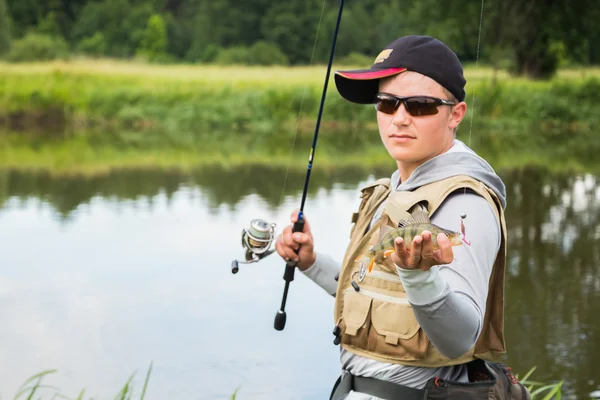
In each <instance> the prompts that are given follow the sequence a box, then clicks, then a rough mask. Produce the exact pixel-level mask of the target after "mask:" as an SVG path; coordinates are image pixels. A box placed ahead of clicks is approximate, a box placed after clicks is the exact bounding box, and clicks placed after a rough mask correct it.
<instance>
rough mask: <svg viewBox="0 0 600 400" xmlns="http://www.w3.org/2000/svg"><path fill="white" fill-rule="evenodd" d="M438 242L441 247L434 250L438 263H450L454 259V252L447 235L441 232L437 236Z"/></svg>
mask: <svg viewBox="0 0 600 400" xmlns="http://www.w3.org/2000/svg"><path fill="white" fill-rule="evenodd" d="M437 242H438V246H439V247H440V249H439V250H438V251H436V252H434V254H433V257H434V260H435V263H436V264H450V263H451V262H452V261H454V252H453V251H452V244H451V243H450V240H449V239H448V237H447V236H446V235H444V234H443V233H440V234H439V235H438V236H437Z"/></svg>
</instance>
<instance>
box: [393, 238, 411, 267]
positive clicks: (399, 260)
mask: <svg viewBox="0 0 600 400" xmlns="http://www.w3.org/2000/svg"><path fill="white" fill-rule="evenodd" d="M394 248H395V250H396V251H395V252H394V253H393V254H392V261H393V262H394V264H396V265H397V266H399V267H401V268H408V267H409V264H410V262H409V258H410V253H409V251H408V249H407V248H406V246H405V245H404V240H403V239H402V238H401V237H400V238H396V240H394Z"/></svg>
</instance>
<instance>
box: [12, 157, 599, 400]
mask: <svg viewBox="0 0 600 400" xmlns="http://www.w3.org/2000/svg"><path fill="white" fill-rule="evenodd" d="M389 173H390V171H368V170H364V169H361V168H356V169H331V170H327V171H323V170H319V169H317V170H315V171H314V172H313V175H312V178H311V186H310V189H311V190H310V196H309V201H308V203H307V210H309V211H307V212H309V216H311V217H312V218H313V220H312V222H311V223H312V225H313V226H314V228H315V238H316V240H317V243H318V244H319V245H320V246H322V248H327V249H329V250H330V253H332V254H333V255H337V258H338V259H339V258H341V254H342V252H343V250H344V245H345V243H346V240H347V234H346V232H347V231H346V229H347V227H348V222H349V215H350V213H351V212H352V211H353V210H354V208H355V207H356V205H357V202H358V197H357V192H356V189H357V188H358V187H359V186H360V185H361V184H363V183H364V182H365V181H367V180H370V179H372V178H373V176H386V175H389ZM285 174H286V171H284V170H281V169H275V168H268V167H264V166H263V167H258V166H245V167H243V168H222V167H218V166H214V167H208V168H203V169H200V170H197V171H194V172H191V173H182V172H177V171H148V170H145V171H120V172H113V173H111V174H108V175H105V176H101V177H94V178H81V177H69V178H65V177H63V178H55V177H52V176H51V175H47V174H30V173H23V172H16V171H5V172H2V173H0V243H2V244H3V245H2V247H3V249H2V254H3V256H2V262H1V265H2V266H3V267H5V268H3V272H4V274H5V277H4V283H3V284H2V285H1V286H0V304H1V305H0V310H1V312H2V313H3V314H4V315H5V316H6V318H5V321H7V322H8V324H7V326H10V327H12V328H11V329H8V330H5V332H4V333H3V334H2V336H0V338H1V339H2V343H4V344H3V345H0V346H1V347H0V352H2V353H3V354H8V355H9V356H10V358H11V359H14V360H23V361H22V363H19V362H17V363H16V365H13V366H11V372H9V371H8V370H7V371H0V372H1V373H0V393H2V395H3V396H5V395H11V394H12V393H13V392H14V390H16V387H17V386H18V385H17V384H16V383H15V382H22V381H23V380H24V379H25V378H26V377H28V376H29V375H31V374H33V373H35V372H38V371H39V370H41V369H44V368H54V367H56V368H59V369H60V370H61V371H66V372H65V374H66V376H65V375H63V377H62V378H57V379H63V380H62V381H61V382H62V383H63V384H64V385H63V386H64V387H66V388H69V390H71V392H70V393H75V392H76V390H77V389H78V388H79V389H80V388H81V387H82V386H85V385H93V386H92V389H94V390H95V393H99V394H106V392H105V391H104V388H106V387H111V388H115V390H117V386H118V385H119V384H123V383H124V381H125V380H126V377H128V376H129V374H130V373H131V372H132V371H133V369H136V368H144V367H145V366H146V365H147V364H148V363H149V360H151V359H152V360H155V364H156V367H155V374H154V378H153V381H152V383H153V385H154V386H152V385H151V389H154V394H153V396H155V397H150V398H165V396H167V397H173V396H175V397H178V398H183V397H188V396H189V397H195V398H198V396H200V397H199V398H201V399H217V398H226V397H227V394H231V393H232V392H233V390H235V388H236V387H238V386H239V385H241V386H242V390H241V391H240V397H242V398H261V399H262V398H264V399H274V398H289V399H291V398H298V399H299V398H303V399H313V398H314V399H321V398H324V397H325V396H326V395H327V393H328V390H329V387H330V385H331V383H332V380H333V379H335V377H336V374H337V367H338V364H337V355H336V349H335V347H334V346H333V345H332V344H331V333H330V331H331V326H330V325H331V318H332V315H331V312H332V308H331V307H332V304H333V303H332V300H331V299H330V298H328V297H327V295H325V294H324V293H323V292H322V291H320V289H319V288H316V287H315V285H312V284H311V283H310V282H308V281H307V280H306V279H302V277H299V278H297V279H296V281H294V283H293V289H292V291H291V294H290V300H289V302H288V314H289V321H288V326H287V327H286V330H285V331H284V332H275V331H274V330H273V329H272V322H273V321H272V318H273V315H274V312H275V311H276V309H277V306H278V304H279V302H280V300H281V292H282V288H283V280H282V279H281V272H282V271H281V267H282V265H281V263H280V262H279V261H278V260H277V259H276V258H275V257H272V258H269V259H266V260H264V261H263V262H262V263H261V264H262V266H256V267H246V269H242V270H241V271H240V274H238V275H236V276H235V277H234V276H232V275H231V274H230V273H229V271H228V265H229V262H230V258H232V257H233V256H234V255H237V256H241V255H240V254H236V252H237V251H238V250H239V249H238V246H239V232H240V230H241V228H242V227H243V226H244V225H245V224H247V223H248V222H249V220H250V219H251V218H254V217H257V216H261V217H265V218H267V219H270V220H273V221H276V222H277V223H279V224H283V223H285V222H286V221H287V218H288V215H289V213H290V211H291V210H292V209H293V208H296V207H297V206H298V205H299V197H300V194H301V190H302V186H303V180H304V174H305V172H304V171H303V170H291V171H289V174H288V176H287V181H286V182H287V183H286V189H285V190H284V191H282V185H283V182H284V181H285V180H286V177H285ZM501 175H502V177H503V179H504V180H505V183H506V185H507V192H508V199H507V200H508V209H507V223H508V228H509V233H508V238H509V247H508V252H509V267H508V274H507V277H506V282H507V292H506V303H507V309H506V322H507V324H506V327H507V341H508V346H509V357H508V362H509V363H510V364H511V366H512V367H513V369H514V370H516V371H518V372H521V373H524V372H526V371H527V370H529V368H530V367H532V366H533V365H537V367H538V368H537V370H536V372H535V374H534V377H535V378H537V379H538V380H543V381H551V380H558V379H565V380H566V381H567V385H566V390H567V392H568V393H569V394H571V395H572V396H573V397H575V396H577V397H578V398H586V397H587V395H588V394H589V393H590V392H592V391H594V390H598V389H599V388H600V381H598V378H597V373H596V372H595V370H596V368H595V365H596V364H597V363H598V362H600V348H598V347H599V339H600V338H599V337H598V335H599V334H600V331H599V330H598V328H597V324H598V322H600V321H599V320H600V317H599V315H600V271H599V268H600V260H599V257H600V254H599V252H600V247H599V246H598V239H599V238H600V228H599V227H600V224H599V219H600V200H598V199H599V196H598V194H600V183H599V182H598V178H597V177H595V176H591V175H582V176H571V175H551V174H549V173H547V172H546V171H543V170H537V169H524V170H518V171H501ZM309 218H310V217H309ZM57 221H60V223H57ZM65 222H68V223H66V224H65ZM218 265H223V268H221V267H215V266H218ZM253 268H255V269H253ZM82 349H86V350H88V352H87V353H85V355H82V354H78V352H81V351H82ZM94 366H95V367H97V369H98V370H101V371H108V370H110V371H114V372H112V373H103V376H102V377H98V375H97V374H95V373H94ZM15 371H17V372H15ZM3 375H4V376H5V377H4V378H1V376H3ZM9 378H10V379H9ZM190 381H194V382H197V383H189V382H190ZM290 390H291V391H292V392H293V395H290ZM151 392H152V390H151Z"/></svg>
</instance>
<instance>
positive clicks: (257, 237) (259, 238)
mask: <svg viewBox="0 0 600 400" xmlns="http://www.w3.org/2000/svg"><path fill="white" fill-rule="evenodd" d="M343 9H344V0H340V6H339V10H338V14H337V20H336V24H335V30H334V32H333V40H332V44H331V52H330V53H329V61H328V63H327V73H326V74H325V84H324V85H323V92H322V94H321V103H320V105H319V113H318V115H317V123H316V125H315V133H314V136H313V141H312V146H311V149H310V155H309V157H308V166H307V168H306V178H305V180H304V189H303V191H302V201H301V203H300V211H299V212H298V219H297V220H296V222H295V223H294V226H293V227H292V233H295V232H302V231H303V230H304V205H305V203H306V196H307V194H308V184H309V181H310V174H311V171H312V165H313V160H314V156H315V150H316V148H317V139H318V137H319V128H320V125H321V118H322V115H323V108H324V106H325V97H326V95H327V86H328V84H329V76H330V74H331V65H332V64H333V55H334V53H335V45H336V43H337V36H338V32H339V29H340V22H341V20H342V11H343ZM274 240H275V224H269V223H268V222H266V221H264V220H261V219H255V220H252V221H251V223H250V228H249V229H244V230H242V246H243V247H244V248H245V249H246V261H237V260H233V262H232V263H231V272H232V273H234V274H236V273H237V272H238V271H239V264H250V263H254V262H258V261H260V260H261V259H263V258H264V257H267V256H268V255H270V254H272V253H273V252H274V251H275V250H274V249H271V245H272V243H273V241H274ZM296 253H298V250H296ZM296 266H297V263H296V262H295V261H292V260H289V261H287V262H286V264H285V272H284V274H283V279H284V281H285V286H284V288H283V296H282V299H281V307H280V308H279V310H278V311H277V314H276V315H275V321H274V327H275V329H276V330H278V331H282V330H283V329H284V328H285V323H286V320H287V315H286V313H285V304H286V302H287V297H288V291H289V287H290V282H292V281H293V280H294V272H295V270H296Z"/></svg>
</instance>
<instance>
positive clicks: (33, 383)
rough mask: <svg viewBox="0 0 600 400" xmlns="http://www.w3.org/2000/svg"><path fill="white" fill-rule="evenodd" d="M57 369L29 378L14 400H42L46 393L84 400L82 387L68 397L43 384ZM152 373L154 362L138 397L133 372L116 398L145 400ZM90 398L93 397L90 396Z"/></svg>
mask: <svg viewBox="0 0 600 400" xmlns="http://www.w3.org/2000/svg"><path fill="white" fill-rule="evenodd" d="M55 373H57V371H56V370H55V369H51V370H46V371H42V372H40V373H38V374H35V375H33V376H32V377H31V378H29V379H27V380H26V381H25V382H24V383H23V384H22V385H21V387H20V388H19V390H18V391H17V393H16V394H15V396H14V397H13V400H21V399H26V400H33V399H36V400H38V399H39V400H42V399H44V397H40V395H41V394H45V395H47V396H50V397H47V398H48V399H67V400H75V399H76V400H84V399H85V397H84V396H85V389H82V390H81V391H80V392H79V394H78V395H77V397H75V398H73V397H68V396H66V395H65V394H63V393H61V392H60V390H59V389H58V388H56V387H53V386H49V385H46V384H42V380H43V379H44V378H46V377H48V376H49V375H51V374H55ZM151 373H152V363H150V366H149V368H148V371H147V372H146V377H145V379H144V384H143V386H142V390H141V392H140V394H139V396H138V397H134V395H136V393H135V390H136V389H135V384H134V382H133V379H134V377H135V373H133V374H132V375H131V376H130V377H129V379H128V380H127V382H125V384H124V385H123V387H122V388H121V389H120V390H119V392H118V393H117V394H116V395H115V396H114V400H133V399H139V400H144V398H145V397H146V392H147V390H148V383H149V382H150V375H151ZM90 399H93V398H92V397H90Z"/></svg>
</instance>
